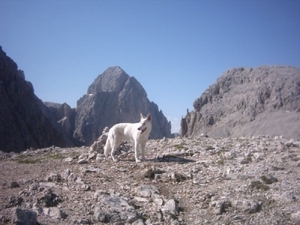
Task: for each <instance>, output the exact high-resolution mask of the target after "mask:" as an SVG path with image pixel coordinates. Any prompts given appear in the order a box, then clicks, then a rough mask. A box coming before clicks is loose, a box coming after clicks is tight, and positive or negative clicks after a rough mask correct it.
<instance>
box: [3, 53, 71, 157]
mask: <svg viewBox="0 0 300 225" xmlns="http://www.w3.org/2000/svg"><path fill="white" fill-rule="evenodd" d="M41 107H43V104H42V102H41V100H40V99H38V98H37V97H36V96H35V94H34V90H33V86H32V84H31V83H30V82H28V81H26V80H25V75H24V73H23V71H21V70H18V66H17V64H16V63H15V62H14V61H13V60H12V59H11V58H9V57H8V56H6V53H5V52H4V51H3V50H2V48H1V47H0V137H1V138H0V150H1V151H6V152H9V151H15V152H18V151H23V150H26V149H28V148H42V147H48V146H52V145H57V146H62V147H64V146H66V145H67V143H66V141H65V140H64V138H63V136H62V135H61V133H59V132H58V131H57V129H56V127H55V126H53V124H52V123H51V121H50V119H49V118H48V117H47V113H46V112H45V109H44V108H41Z"/></svg>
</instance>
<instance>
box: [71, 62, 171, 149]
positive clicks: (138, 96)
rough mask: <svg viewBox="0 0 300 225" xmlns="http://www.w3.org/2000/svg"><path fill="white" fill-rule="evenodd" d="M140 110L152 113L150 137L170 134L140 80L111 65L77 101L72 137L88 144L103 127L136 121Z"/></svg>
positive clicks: (96, 136)
mask: <svg viewBox="0 0 300 225" xmlns="http://www.w3.org/2000/svg"><path fill="white" fill-rule="evenodd" d="M140 112H141V113H143V114H144V115H146V114H147V113H148V112H150V113H151V115H152V118H153V122H152V132H151V133H150V138H152V139H158V138H163V137H170V136H171V124H170V122H168V121H167V119H166V118H165V116H164V115H163V113H162V111H159V109H158V106H157V105H156V104H155V103H153V102H150V101H149V100H148V98H147V93H146V91H145V90H144V88H143V87H142V86H141V84H140V83H139V82H138V81H137V80H136V79H135V78H134V77H130V76H129V75H128V74H126V73H125V72H124V71H123V70H122V69H121V68H120V67H118V66H116V67H110V68H108V69H107V70H106V71H104V73H102V74H101V75H99V76H98V77H97V78H96V79H95V81H94V82H93V83H92V84H91V85H90V86H89V88H88V91H87V94H85V95H84V96H82V97H81V98H80V99H79V100H78V101H77V114H76V119H75V132H74V139H76V140H77V141H78V143H77V144H78V145H91V144H92V143H93V142H94V141H95V140H97V139H98V137H99V136H100V135H101V134H102V130H103V129H104V128H105V127H107V126H108V127H111V126H113V125H114V124H116V123H121V122H131V123H133V122H139V118H140V116H139V115H140Z"/></svg>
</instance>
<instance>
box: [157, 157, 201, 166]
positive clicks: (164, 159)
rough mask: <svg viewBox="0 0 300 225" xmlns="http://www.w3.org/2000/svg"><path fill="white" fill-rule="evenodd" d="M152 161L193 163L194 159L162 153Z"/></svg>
mask: <svg viewBox="0 0 300 225" xmlns="http://www.w3.org/2000/svg"><path fill="white" fill-rule="evenodd" d="M153 161H154V162H176V163H178V164H186V163H194V162H196V161H195V160H192V159H186V158H183V157H179V156H176V155H164V156H162V157H157V158H154V159H153Z"/></svg>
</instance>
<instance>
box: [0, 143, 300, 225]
mask: <svg viewBox="0 0 300 225" xmlns="http://www.w3.org/2000/svg"><path fill="white" fill-rule="evenodd" d="M129 149H130V150H129V151H127V148H124V151H120V152H119V155H118V159H119V161H118V162H117V163H115V162H113V161H112V160H111V159H110V158H109V159H105V158H104V156H103V154H101V153H97V152H93V151H91V150H90V148H89V147H81V148H58V147H51V148H46V149H38V150H27V151H25V152H22V153H20V154H15V153H1V154H0V224H33V225H34V224H43V225H45V224H119V225H120V224H135V225H142V224H174V225H175V224H300V174H299V171H300V142H298V141H293V140H284V139H282V138H280V137H276V138H269V137H255V138H236V139H233V138H225V139H224V138H223V139H215V138H209V137H198V138H193V139H189V138H175V139H163V140H151V141H149V142H148V143H147V149H146V158H147V161H146V162H143V163H139V164H137V163H135V161H134V154H133V151H132V147H130V148H129Z"/></svg>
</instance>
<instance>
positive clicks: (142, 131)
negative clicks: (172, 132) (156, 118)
mask: <svg viewBox="0 0 300 225" xmlns="http://www.w3.org/2000/svg"><path fill="white" fill-rule="evenodd" d="M138 130H140V131H141V134H142V133H144V132H145V130H147V127H145V128H144V129H143V130H141V129H140V128H138Z"/></svg>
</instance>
